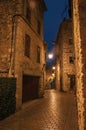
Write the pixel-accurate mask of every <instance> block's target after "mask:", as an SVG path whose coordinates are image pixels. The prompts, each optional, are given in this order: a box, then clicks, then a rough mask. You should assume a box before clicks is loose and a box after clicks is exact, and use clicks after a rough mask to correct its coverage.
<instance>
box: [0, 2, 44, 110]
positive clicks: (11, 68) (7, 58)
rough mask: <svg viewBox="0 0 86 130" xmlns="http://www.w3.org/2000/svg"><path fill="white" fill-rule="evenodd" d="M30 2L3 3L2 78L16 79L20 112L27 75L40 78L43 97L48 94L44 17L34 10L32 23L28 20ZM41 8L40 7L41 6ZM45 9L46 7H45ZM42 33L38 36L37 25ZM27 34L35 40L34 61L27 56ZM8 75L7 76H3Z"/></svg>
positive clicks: (0, 29) (0, 24)
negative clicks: (45, 83) (23, 78)
mask: <svg viewBox="0 0 86 130" xmlns="http://www.w3.org/2000/svg"><path fill="white" fill-rule="evenodd" d="M27 4H29V1H28V2H26V0H25V1H23V0H11V1H10V0H4V1H2V0H1V1H0V8H1V9H2V10H0V34H1V37H0V71H1V75H0V76H8V77H16V78H17V89H16V108H17V109H19V108H20V107H21V105H22V76H23V74H27V75H31V76H39V77H40V81H39V86H40V87H39V97H41V96H43V93H44V83H43V82H44V80H45V79H43V74H44V73H45V69H44V68H43V66H44V64H45V51H44V43H43V13H44V10H42V11H40V10H38V9H39V8H38V7H37V6H38V4H37V6H36V7H37V8H35V9H32V8H30V9H31V23H29V22H28V20H27V19H26V5H27ZM39 4H40V3H39ZM41 6H42V5H41ZM38 20H39V21H40V24H41V31H40V34H38V32H37V24H38V23H37V21H38ZM25 34H28V35H29V36H30V37H31V43H30V44H31V47H30V58H28V57H26V56H24V51H25ZM37 46H39V47H40V52H41V53H40V63H37ZM3 72H5V73H3Z"/></svg>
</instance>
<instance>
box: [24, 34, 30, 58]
mask: <svg viewBox="0 0 86 130" xmlns="http://www.w3.org/2000/svg"><path fill="white" fill-rule="evenodd" d="M25 56H27V57H30V36H29V35H27V34H26V35H25Z"/></svg>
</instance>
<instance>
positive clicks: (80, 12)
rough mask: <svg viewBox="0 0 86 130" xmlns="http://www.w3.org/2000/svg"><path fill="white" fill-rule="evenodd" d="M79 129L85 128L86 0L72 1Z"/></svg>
mask: <svg viewBox="0 0 86 130" xmlns="http://www.w3.org/2000/svg"><path fill="white" fill-rule="evenodd" d="M73 20H74V41H75V55H76V66H77V67H76V74H77V104H78V122H79V130H85V129H86V87H85V86H86V71H85V70H86V49H85V48H86V44H85V41H86V28H85V26H86V1H85V0H74V1H73Z"/></svg>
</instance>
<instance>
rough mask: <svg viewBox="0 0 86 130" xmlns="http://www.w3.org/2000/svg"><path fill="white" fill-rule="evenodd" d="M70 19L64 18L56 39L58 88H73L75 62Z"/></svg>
mask: <svg viewBox="0 0 86 130" xmlns="http://www.w3.org/2000/svg"><path fill="white" fill-rule="evenodd" d="M72 26H73V25H72V20H71V19H69V20H64V21H63V22H62V24H61V26H60V30H59V34H58V36H57V40H56V84H57V85H56V86H57V89H58V90H63V91H69V90H74V89H75V62H74V43H73V28H72Z"/></svg>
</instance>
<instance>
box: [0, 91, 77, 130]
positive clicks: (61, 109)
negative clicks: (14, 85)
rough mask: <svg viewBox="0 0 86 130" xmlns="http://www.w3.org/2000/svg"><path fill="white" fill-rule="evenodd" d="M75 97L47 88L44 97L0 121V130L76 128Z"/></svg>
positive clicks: (69, 129)
mask: <svg viewBox="0 0 86 130" xmlns="http://www.w3.org/2000/svg"><path fill="white" fill-rule="evenodd" d="M77 126H78V125H77V111H76V98H75V96H74V94H72V93H60V92H57V91H56V90H47V91H46V92H45V95H44V98H41V99H37V100H34V101H31V102H29V103H27V104H24V106H23V108H22V110H21V111H19V112H17V113H16V114H14V115H12V116H11V117H9V118H6V119H5V120H3V121H1V122H0V130H78V127H77Z"/></svg>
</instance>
